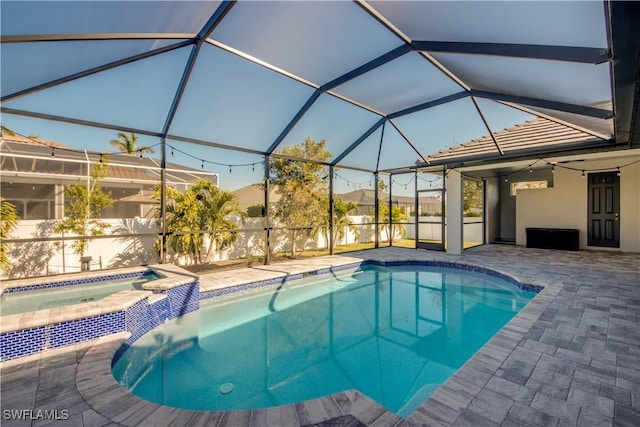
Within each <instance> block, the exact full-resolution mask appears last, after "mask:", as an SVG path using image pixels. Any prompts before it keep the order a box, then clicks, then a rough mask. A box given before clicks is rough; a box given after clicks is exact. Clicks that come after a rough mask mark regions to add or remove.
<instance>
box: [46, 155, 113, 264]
mask: <svg viewBox="0 0 640 427" xmlns="http://www.w3.org/2000/svg"><path fill="white" fill-rule="evenodd" d="M108 169H109V166H108V164H107V162H106V161H104V160H103V162H102V163H94V164H93V167H92V170H91V174H90V176H91V178H90V179H89V180H88V182H82V181H78V183H76V184H73V185H67V186H66V187H65V190H64V197H65V217H64V218H63V219H62V220H59V221H57V222H56V223H55V225H54V227H53V231H54V232H55V233H66V232H71V233H74V234H76V235H78V236H92V237H95V236H102V235H103V234H104V231H105V230H106V229H107V228H109V224H107V223H105V222H103V221H101V220H100V215H101V211H102V210H103V209H105V208H108V207H109V206H111V205H112V204H113V199H112V198H111V193H110V192H104V190H103V189H102V187H101V185H100V181H101V180H102V179H103V178H104V177H105V176H106V175H107V171H108ZM90 241H91V239H81V240H75V241H74V242H73V243H72V244H71V248H72V249H73V251H74V252H75V253H76V254H78V255H80V256H84V253H85V251H86V249H87V246H88V245H89V242H90Z"/></svg>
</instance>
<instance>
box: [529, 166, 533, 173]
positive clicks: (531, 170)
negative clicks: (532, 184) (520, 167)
mask: <svg viewBox="0 0 640 427" xmlns="http://www.w3.org/2000/svg"><path fill="white" fill-rule="evenodd" d="M531 172H533V168H532V167H531V165H529V173H531Z"/></svg>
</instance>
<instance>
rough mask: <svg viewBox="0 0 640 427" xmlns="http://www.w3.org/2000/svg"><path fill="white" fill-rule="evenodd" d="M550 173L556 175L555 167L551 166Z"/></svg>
mask: <svg viewBox="0 0 640 427" xmlns="http://www.w3.org/2000/svg"><path fill="white" fill-rule="evenodd" d="M551 173H556V165H552V166H551Z"/></svg>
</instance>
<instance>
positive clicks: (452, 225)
mask: <svg viewBox="0 0 640 427" xmlns="http://www.w3.org/2000/svg"><path fill="white" fill-rule="evenodd" d="M446 180H447V183H446V188H447V191H446V193H445V195H446V198H447V210H446V214H447V253H449V254H453V255H460V254H462V249H463V244H462V229H463V223H464V217H463V215H462V174H461V173H460V172H458V171H457V170H455V169H449V171H448V173H447V174H446Z"/></svg>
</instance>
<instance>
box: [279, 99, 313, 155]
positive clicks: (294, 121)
mask: <svg viewBox="0 0 640 427" xmlns="http://www.w3.org/2000/svg"><path fill="white" fill-rule="evenodd" d="M320 95H322V91H321V90H320V89H318V90H316V91H315V92H313V93H312V94H311V96H310V97H309V99H307V102H305V103H304V105H303V106H302V108H301V109H300V110H299V111H298V113H297V114H296V115H295V116H293V118H292V119H291V121H289V124H287V126H285V128H284V129H283V130H282V132H280V135H278V137H277V138H276V140H275V141H273V143H272V144H271V146H270V147H269V148H267V154H271V153H273V151H274V150H275V149H276V148H278V145H280V143H281V142H282V141H283V140H284V139H285V138H286V137H287V135H289V132H291V130H293V128H294V127H295V126H296V125H297V124H298V122H299V121H300V119H302V117H303V116H304V115H305V114H306V113H307V111H309V109H310V108H311V106H312V105H313V103H314V102H316V100H317V99H318V98H319V97H320Z"/></svg>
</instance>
